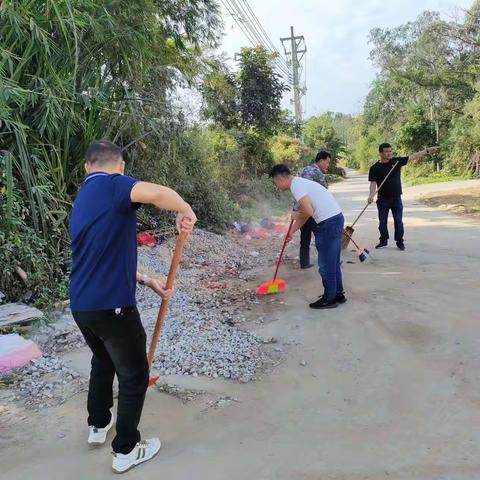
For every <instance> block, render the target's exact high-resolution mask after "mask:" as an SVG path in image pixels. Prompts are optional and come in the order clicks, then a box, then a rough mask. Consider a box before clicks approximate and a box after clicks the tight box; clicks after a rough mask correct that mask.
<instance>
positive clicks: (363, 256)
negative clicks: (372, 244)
mask: <svg viewBox="0 0 480 480" xmlns="http://www.w3.org/2000/svg"><path fill="white" fill-rule="evenodd" d="M357 253H358V259H359V260H360V262H362V263H363V262H364V261H365V260H367V259H368V257H369V255H368V252H367V251H366V250H365V249H364V248H363V249H361V248H358V249H357Z"/></svg>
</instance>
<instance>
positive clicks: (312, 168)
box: [298, 163, 328, 188]
mask: <svg viewBox="0 0 480 480" xmlns="http://www.w3.org/2000/svg"><path fill="white" fill-rule="evenodd" d="M298 176H299V177H302V178H306V179H307V180H312V182H317V183H319V184H320V185H322V187H325V188H328V181H327V177H326V176H325V174H324V173H323V172H322V171H321V170H320V167H319V166H318V165H317V164H316V163H314V164H313V165H307V166H306V167H304V168H302V169H301V170H300V173H299V174H298Z"/></svg>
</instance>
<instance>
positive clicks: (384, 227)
mask: <svg viewBox="0 0 480 480" xmlns="http://www.w3.org/2000/svg"><path fill="white" fill-rule="evenodd" d="M377 208H378V220H379V225H378V230H379V232H380V241H381V242H387V240H388V238H389V234H388V213H389V211H390V210H391V211H392V215H393V222H394V226H395V241H396V242H397V243H403V235H404V228H403V203H402V197H394V198H382V197H379V198H378V200H377Z"/></svg>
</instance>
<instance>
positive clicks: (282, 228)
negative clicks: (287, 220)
mask: <svg viewBox="0 0 480 480" xmlns="http://www.w3.org/2000/svg"><path fill="white" fill-rule="evenodd" d="M287 230H288V227H287V226H286V225H284V224H283V223H276V224H275V232H277V233H287Z"/></svg>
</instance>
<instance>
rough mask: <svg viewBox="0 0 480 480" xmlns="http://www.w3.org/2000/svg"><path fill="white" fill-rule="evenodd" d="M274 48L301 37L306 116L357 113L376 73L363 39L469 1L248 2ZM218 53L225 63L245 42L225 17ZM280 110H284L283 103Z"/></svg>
mask: <svg viewBox="0 0 480 480" xmlns="http://www.w3.org/2000/svg"><path fill="white" fill-rule="evenodd" d="M248 1H249V4H250V6H251V8H252V10H253V11H254V12H255V14H256V16H257V17H258V19H259V20H260V22H261V23H262V25H263V26H264V28H265V30H266V31H267V33H268V34H269V36H270V38H271V39H272V40H273V42H274V44H275V45H276V46H277V48H278V49H279V50H280V51H281V52H283V49H282V45H281V42H280V40H279V39H280V37H287V36H289V35H290V25H293V26H294V27H295V34H296V35H304V36H305V40H306V43H307V48H308V53H307V88H308V93H307V98H306V108H307V116H309V115H315V114H318V113H321V112H323V111H326V110H334V111H342V112H349V113H355V112H358V111H359V110H360V109H361V106H362V103H363V99H364V98H365V95H366V94H367V92H368V88H369V85H370V83H371V82H372V80H373V78H374V75H375V70H374V68H373V66H372V65H371V63H370V61H369V59H368V55H369V51H370V48H369V45H368V34H369V32H370V30H371V29H372V28H375V27H383V28H387V27H393V26H398V25H401V24H403V23H406V22H408V21H413V20H415V18H416V17H417V16H418V15H419V14H420V13H422V12H423V11H425V10H436V11H439V12H440V13H441V14H442V15H443V16H444V17H451V16H452V15H453V14H454V11H455V8H468V7H469V6H470V5H471V4H472V2H473V0H333V1H332V0H282V1H278V0H248ZM225 21H226V28H225V32H226V35H225V37H224V39H223V46H222V50H223V51H225V52H226V53H227V54H228V55H229V56H230V57H233V55H234V53H235V52H238V51H239V50H240V48H241V47H242V46H249V45H250V44H249V42H248V40H247V39H246V38H245V36H244V35H243V33H242V32H241V31H240V29H239V28H238V27H237V25H236V24H235V22H234V20H233V19H232V18H231V17H229V16H227V15H225ZM284 104H285V106H286V107H287V106H289V101H288V98H287V99H285V102H284Z"/></svg>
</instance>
